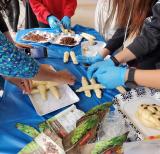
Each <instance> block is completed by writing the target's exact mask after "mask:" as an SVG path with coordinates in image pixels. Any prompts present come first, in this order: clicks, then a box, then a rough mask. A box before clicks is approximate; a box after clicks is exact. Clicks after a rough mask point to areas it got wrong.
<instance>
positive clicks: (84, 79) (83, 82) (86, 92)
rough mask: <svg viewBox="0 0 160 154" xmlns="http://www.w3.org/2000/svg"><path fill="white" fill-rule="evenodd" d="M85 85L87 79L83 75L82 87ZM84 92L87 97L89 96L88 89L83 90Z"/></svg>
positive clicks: (86, 84)
mask: <svg viewBox="0 0 160 154" xmlns="http://www.w3.org/2000/svg"><path fill="white" fill-rule="evenodd" d="M86 86H88V81H87V79H86V78H85V77H82V87H86ZM84 93H85V95H86V96H87V97H91V92H90V90H85V91H84Z"/></svg>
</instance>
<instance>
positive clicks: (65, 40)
mask: <svg viewBox="0 0 160 154" xmlns="http://www.w3.org/2000/svg"><path fill="white" fill-rule="evenodd" d="M76 43H77V41H76V40H75V39H74V38H73V37H64V38H62V39H61V40H60V44H65V45H74V44H76Z"/></svg>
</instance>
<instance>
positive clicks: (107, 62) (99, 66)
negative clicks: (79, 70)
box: [87, 58, 115, 79]
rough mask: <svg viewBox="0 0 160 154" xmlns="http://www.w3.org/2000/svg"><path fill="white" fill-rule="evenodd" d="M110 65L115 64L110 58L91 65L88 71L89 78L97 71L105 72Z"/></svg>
mask: <svg viewBox="0 0 160 154" xmlns="http://www.w3.org/2000/svg"><path fill="white" fill-rule="evenodd" d="M108 66H115V64H114V62H113V61H112V60H111V59H110V58H109V59H107V60H104V61H101V62H97V63H95V64H93V65H91V66H90V67H89V68H88V71H87V76H88V78H89V79H91V78H92V77H93V74H95V73H99V72H104V71H105V70H106V68H107V67H108ZM97 71H98V72H97Z"/></svg>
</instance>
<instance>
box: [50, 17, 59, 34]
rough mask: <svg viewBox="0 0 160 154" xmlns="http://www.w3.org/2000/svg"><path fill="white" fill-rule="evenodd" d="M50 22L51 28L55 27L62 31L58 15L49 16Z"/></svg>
mask: <svg viewBox="0 0 160 154" xmlns="http://www.w3.org/2000/svg"><path fill="white" fill-rule="evenodd" d="M48 23H49V26H50V27H51V28H54V29H55V30H56V31H60V27H59V24H60V21H59V20H58V18H57V17H55V16H49V17H48Z"/></svg>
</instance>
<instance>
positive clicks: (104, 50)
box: [99, 48, 110, 58]
mask: <svg viewBox="0 0 160 154" xmlns="http://www.w3.org/2000/svg"><path fill="white" fill-rule="evenodd" d="M99 54H100V55H101V56H102V57H103V58H105V57H106V56H107V55H109V54H110V51H109V50H108V49H107V48H104V49H103V50H102V51H101V52H99Z"/></svg>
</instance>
